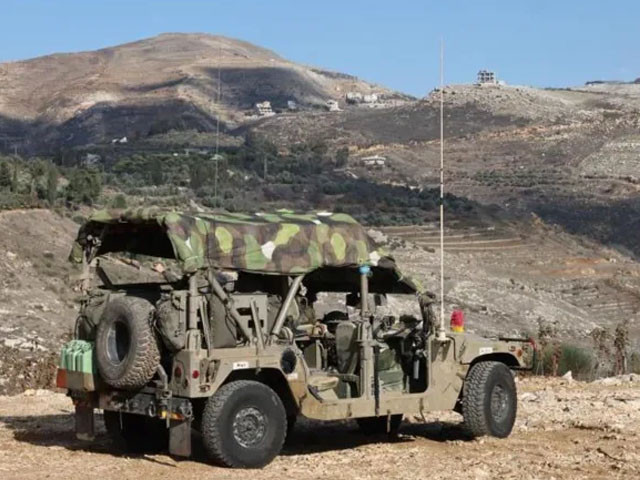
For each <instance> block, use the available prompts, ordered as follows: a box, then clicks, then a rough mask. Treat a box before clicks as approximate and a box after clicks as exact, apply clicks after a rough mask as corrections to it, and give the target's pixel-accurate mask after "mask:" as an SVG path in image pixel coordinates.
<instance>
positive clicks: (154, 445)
mask: <svg viewBox="0 0 640 480" xmlns="http://www.w3.org/2000/svg"><path fill="white" fill-rule="evenodd" d="M103 418H104V426H105V428H106V429H107V433H108V434H109V437H111V440H112V442H113V443H114V445H115V446H116V447H117V448H118V449H120V450H122V451H125V452H129V453H144V452H159V451H161V450H164V449H166V448H167V446H168V445H169V429H168V428H166V424H165V423H164V422H163V421H161V420H159V419H156V418H149V417H144V416H142V415H134V414H132V413H121V412H113V411H111V410H105V411H104V416H103Z"/></svg>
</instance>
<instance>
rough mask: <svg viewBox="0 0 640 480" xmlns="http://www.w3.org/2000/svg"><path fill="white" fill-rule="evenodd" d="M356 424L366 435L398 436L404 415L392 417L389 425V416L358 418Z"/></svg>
mask: <svg viewBox="0 0 640 480" xmlns="http://www.w3.org/2000/svg"><path fill="white" fill-rule="evenodd" d="M356 423H357V424H358V427H359V428H360V431H361V432H362V433H364V434H365V435H385V434H386V435H389V436H395V435H397V434H398V429H399V428H400V424H401V423H402V414H397V415H391V419H390V420H389V424H388V425H387V416H386V415H385V416H383V417H364V418H356Z"/></svg>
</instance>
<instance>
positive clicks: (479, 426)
mask: <svg viewBox="0 0 640 480" xmlns="http://www.w3.org/2000/svg"><path fill="white" fill-rule="evenodd" d="M517 403H518V402H517V393H516V384H515V382H514V380H513V375H512V374H511V370H509V368H508V367H507V366H506V365H505V364H504V363H500V362H480V363H477V364H475V365H474V366H473V367H471V370H470V371H469V373H468V374H467V378H466V379H465V382H464V387H463V391H462V416H463V418H464V425H465V428H466V430H467V431H468V432H469V433H470V434H471V435H472V436H473V437H480V436H482V435H491V436H494V437H500V438H504V437H507V436H509V434H510V433H511V430H512V429H513V424H514V422H515V420H516V410H517Z"/></svg>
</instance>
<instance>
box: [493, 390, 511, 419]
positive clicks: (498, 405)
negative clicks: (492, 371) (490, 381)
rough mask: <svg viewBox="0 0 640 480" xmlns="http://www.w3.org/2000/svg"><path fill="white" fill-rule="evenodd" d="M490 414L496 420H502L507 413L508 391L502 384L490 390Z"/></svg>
mask: <svg viewBox="0 0 640 480" xmlns="http://www.w3.org/2000/svg"><path fill="white" fill-rule="evenodd" d="M491 414H492V416H493V418H494V419H495V420H496V421H497V422H503V421H504V420H506V418H507V416H508V414H509V392H508V391H507V389H506V388H504V387H503V386H502V385H496V386H495V387H493V391H492V392H491Z"/></svg>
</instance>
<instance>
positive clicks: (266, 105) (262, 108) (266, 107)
mask: <svg viewBox="0 0 640 480" xmlns="http://www.w3.org/2000/svg"><path fill="white" fill-rule="evenodd" d="M256 113H257V114H258V116H259V117H272V116H274V115H275V113H274V111H273V110H272V109H271V102H270V101H268V100H265V101H264V102H258V103H256Z"/></svg>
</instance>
